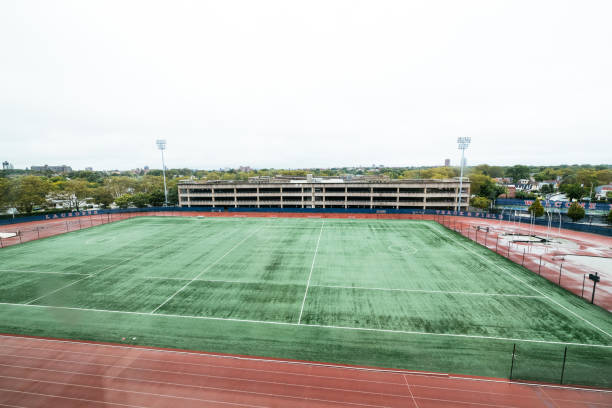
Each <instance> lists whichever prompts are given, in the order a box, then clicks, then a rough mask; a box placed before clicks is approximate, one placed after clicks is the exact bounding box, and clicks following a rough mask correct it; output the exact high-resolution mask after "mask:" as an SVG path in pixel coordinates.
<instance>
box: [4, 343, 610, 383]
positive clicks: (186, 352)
mask: <svg viewBox="0 0 612 408" xmlns="http://www.w3.org/2000/svg"><path fill="white" fill-rule="evenodd" d="M0 339H16V340H21V341H31V342H41V343H51V344H70V345H78V346H86V347H94V348H110V349H120V350H123V349H125V350H129V351H134V350H137V351H143V350H144V351H147V352H153V353H162V354H179V355H188V356H193V357H196V356H201V357H207V358H219V359H229V360H245V361H249V362H264V363H274V364H287V365H303V366H308V367H322V368H334V369H341V370H351V371H365V372H376V373H390V374H397V375H413V376H418V377H437V378H448V379H453V380H467V381H476V382H479V381H480V382H494V383H501V384H520V385H526V386H533V387H547V388H556V389H567V390H578V391H586V392H598V393H612V390H609V389H600V388H584V387H573V386H567V385H555V384H539V383H529V382H521V381H516V380H513V381H511V380H507V379H492V378H473V377H460V376H457V375H449V374H447V373H437V372H427V371H408V370H401V369H398V370H394V369H389V368H372V367H359V366H348V365H336V364H325V363H316V362H309V361H299V360H298V361H292V360H280V359H266V358H259V357H246V356H239V355H228V354H211V353H206V352H200V351H190V350H166V349H159V348H151V347H145V346H124V345H121V344H107V343H96V342H86V341H75V340H61V339H49V338H40V337H23V336H18V335H7V334H0ZM11 347H13V348H15V347H18V346H11ZM43 349H44V350H52V351H58V350H56V349H46V348H43ZM61 351H62V352H68V353H80V354H87V353H83V352H78V351H71V350H61ZM116 357H121V356H116ZM123 357H125V356H123ZM145 359H146V358H145ZM146 360H150V359H146ZM153 361H163V360H153ZM180 364H190V365H199V364H194V363H185V362H181V363H180ZM221 367H227V366H221ZM236 369H244V370H253V369H250V368H236ZM254 370H256V371H268V370H257V369H254ZM272 372H276V371H272ZM299 375H307V376H308V375H311V374H299ZM316 377H320V376H316ZM331 378H345V377H331ZM353 380H354V381H368V382H381V381H373V380H359V379H353ZM382 383H385V384H401V383H403V382H402V381H400V382H399V383H389V382H386V381H382ZM415 386H418V385H415Z"/></svg>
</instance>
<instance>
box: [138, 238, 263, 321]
mask: <svg viewBox="0 0 612 408" xmlns="http://www.w3.org/2000/svg"><path fill="white" fill-rule="evenodd" d="M262 228H263V226H262V227H260V228H257V229H256V230H255V231H253V232H252V233H250V234H249V235H247V236H246V237H244V238H243V239H241V240H240V242H238V243H237V244H236V245H234V246H233V247H231V248H230V249H229V250H228V251H227V252H226V253H224V254H223V255H222V256H221V257H220V258H218V259H217V260H216V261H215V262H213V263H211V264H210V265H208V266H207V267H206V268H204V270H203V271H202V272H200V273H198V274H197V275H196V276H195V277H194V278H193V279H191V280H190V281H189V282H187V283H186V284H185V285H184V286H183V287H182V288H180V289H179V290H177V291H176V292H174V293H173V294H172V295H171V296H170V297H169V298H168V299H166V300H164V301H163V302H162V303H161V304H160V305H159V306H157V307H156V308H155V309H153V310H152V311H151V312H150V313H149V314H155V312H157V311H158V310H159V309H160V308H161V307H162V306H164V305H165V304H166V303H168V302H169V301H171V300H172V299H174V297H175V296H176V295H178V294H179V293H181V292H182V291H184V290H185V289H186V288H187V286H189V285H190V284H191V283H193V282H194V281H196V280H197V279H198V278H199V277H200V276H202V275H203V274H204V273H205V272H207V271H208V270H209V269H210V268H212V267H213V266H215V265H216V264H217V263H219V262H221V260H223V258H225V257H226V256H227V255H229V254H230V253H231V252H232V251H233V250H234V249H236V248H238V247H239V246H240V244H242V243H243V242H244V241H246V240H247V239H249V238H251V237H252V236H253V235H255V234H256V233H257V232H259V231H260V230H261V229H262Z"/></svg>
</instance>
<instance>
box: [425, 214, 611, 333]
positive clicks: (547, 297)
mask: <svg viewBox="0 0 612 408" xmlns="http://www.w3.org/2000/svg"><path fill="white" fill-rule="evenodd" d="M438 225H439V224H438ZM428 226H429V224H428ZM429 228H430V229H431V230H432V231H434V232H436V233H438V234H441V232H440V231H437V230H436V229H435V228H433V227H431V226H429ZM450 238H453V236H452V235H451V236H450ZM453 240H454V241H455V242H456V243H457V244H458V245H460V246H462V247H463V248H465V249H467V250H468V251H470V252H471V253H473V254H474V255H476V256H477V257H479V258H480V259H482V260H484V261H486V262H487V263H489V264H491V265H493V266H495V267H496V268H498V269H499V270H501V271H502V272H504V273H505V274H506V275H508V276H510V277H512V278H513V279H515V280H517V281H519V282H521V283H522V284H523V285H525V286H527V287H528V288H530V289H531V290H533V291H535V292H538V293H539V294H540V295H542V296H544V297H545V298H546V299H548V300H549V301H551V302H552V303H554V304H556V305H557V306H559V307H560V308H562V309H564V310H565V311H567V312H569V313H571V314H572V315H574V316H575V317H577V318H579V319H580V320H582V321H583V322H585V323H588V324H589V325H590V326H592V327H594V328H596V329H597V330H599V331H600V332H602V333H603V334H605V335H606V336H608V337H612V334H610V333H608V332H607V331H605V330H603V329H601V328H600V327H598V326H596V325H594V324H593V323H591V322H590V321H588V320H587V319H585V318H584V317H582V316H580V315H579V314H577V313H576V312H574V311H572V310H570V309H568V308H567V307H565V306H563V305H562V304H561V303H559V302H557V301H556V300H554V299H551V298H550V297H549V296H546V295H545V294H544V293H543V292H541V291H540V290H538V289H536V288H534V287H533V286H531V285H530V284H529V283H527V282H525V281H524V280H522V279H521V278H518V277H517V276H515V275H514V274H513V273H512V272H509V271H508V270H507V269H506V268H502V267H501V266H499V265H497V264H496V263H494V262H493V261H491V260H490V259H487V258H485V257H484V256H482V255H480V254H479V253H477V252H476V251H474V250H473V249H471V248H469V247H467V246H465V245H463V244H462V243H461V242H459V241H458V240H457V239H453Z"/></svg>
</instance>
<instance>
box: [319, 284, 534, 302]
mask: <svg viewBox="0 0 612 408" xmlns="http://www.w3.org/2000/svg"><path fill="white" fill-rule="evenodd" d="M311 286H316V287H319V288H339V289H357V290H378V291H383V292H411V293H432V294H442V295H468V296H507V297H520V298H536V299H544V296H539V295H519V294H512V293H486V292H459V291H445V290H425V289H394V288H368V287H364V286H337V285H311Z"/></svg>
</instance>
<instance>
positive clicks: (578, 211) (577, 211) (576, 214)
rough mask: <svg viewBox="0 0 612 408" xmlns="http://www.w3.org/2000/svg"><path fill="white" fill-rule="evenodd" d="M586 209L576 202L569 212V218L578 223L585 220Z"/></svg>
mask: <svg viewBox="0 0 612 408" xmlns="http://www.w3.org/2000/svg"><path fill="white" fill-rule="evenodd" d="M584 214H585V211H584V208H582V206H581V205H580V204H578V202H577V201H574V202H573V203H572V205H570V208H569V209H568V210H567V216H568V217H570V218H571V219H572V221H574V222H576V221H578V220H581V219H583V218H584Z"/></svg>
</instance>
